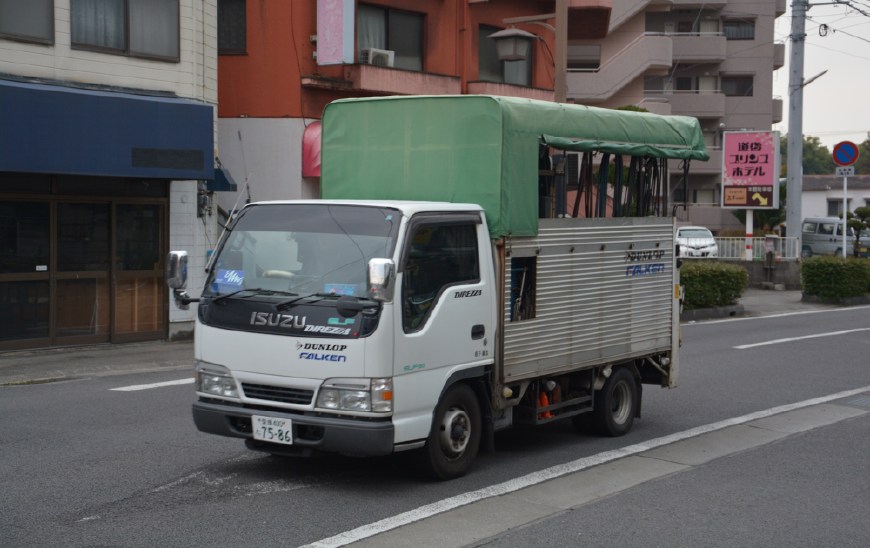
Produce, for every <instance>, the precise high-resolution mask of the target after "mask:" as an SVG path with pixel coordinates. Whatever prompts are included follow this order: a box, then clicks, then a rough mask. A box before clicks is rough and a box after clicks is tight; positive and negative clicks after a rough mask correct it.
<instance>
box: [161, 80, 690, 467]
mask: <svg viewBox="0 0 870 548" xmlns="http://www.w3.org/2000/svg"><path fill="white" fill-rule="evenodd" d="M703 143H704V142H703V137H702V135H701V131H700V128H699V126H698V122H697V120H695V119H693V118H686V117H670V116H668V117H665V116H657V115H654V114H648V113H636V112H622V111H611V110H605V109H594V108H589V107H583V106H579V105H560V104H556V103H548V102H539V101H533V100H524V99H511V98H504V97H489V96H458V97H457V96H431V97H430V96H426V97H387V98H375V99H348V100H341V101H337V102H334V103H332V104H330V105H329V106H327V107H326V109H325V111H324V116H323V137H322V175H321V195H322V199H320V200H304V201H296V200H294V201H279V202H262V203H252V204H249V205H247V206H245V207H244V208H243V209H242V210H241V211H240V212H239V213H238V215H237V216H236V217H235V219H233V221H232V224H231V225H230V227H229V228H228V229H227V232H226V234H225V235H224V237H223V238H222V239H221V242H220V243H219V246H218V249H217V250H216V253H215V255H214V258H213V260H212V262H211V264H210V266H209V272H208V276H207V280H206V284H205V287H204V288H203V290H202V293H201V296H200V297H199V298H196V299H193V298H191V297H189V296H188V295H187V293H185V292H184V291H183V289H184V287H185V280H186V275H185V274H186V254H185V253H184V252H172V253H170V257H169V261H168V267H167V270H168V272H167V279H168V282H169V285H170V287H172V288H173V289H174V290H175V300H176V303H177V304H178V305H179V306H187V305H188V303H190V302H197V303H198V304H197V306H198V312H197V321H196V329H195V355H196V396H197V399H196V401H195V403H194V404H193V417H194V421H195V423H196V426H197V428H199V429H200V430H201V431H203V432H209V433H213V434H217V435H222V436H230V437H236V438H242V439H244V440H245V442H246V444H247V446H248V447H249V448H251V449H255V450H260V451H265V452H269V453H272V454H276V455H307V454H311V453H313V452H315V451H325V452H335V453H342V454H348V455H361V456H365V455H386V454H389V453H392V452H395V451H404V450H412V449H413V450H418V451H419V455H420V457H421V460H422V461H423V463H424V465H425V467H426V469H427V470H429V471H430V472H431V473H432V474H433V475H434V476H435V477H437V478H441V479H449V478H454V477H458V476H461V475H463V474H465V473H466V472H467V471H468V470H469V468H470V466H471V465H472V462H473V460H474V459H475V456H476V455H477V453H478V450H479V448H480V447H481V444H482V442H484V443H488V442H491V440H492V436H493V434H494V432H496V431H498V430H501V429H505V428H509V427H511V426H512V425H518V424H531V425H539V424H545V423H548V422H551V421H555V420H559V419H567V418H571V419H572V420H574V421H575V423H576V424H578V425H583V426H584V427H585V426H590V427H591V428H593V429H594V430H596V431H598V432H599V433H602V434H604V435H610V436H619V435H622V434H624V433H626V432H627V431H628V430H629V429H630V428H631V426H632V422H633V420H634V418H636V417H637V416H639V414H640V408H641V387H642V385H643V384H655V385H658V386H662V387H673V386H675V385H676V382H677V372H678V363H679V360H678V348H679V307H680V287H679V276H678V262H677V255H676V253H675V242H674V221H673V218H672V216H671V215H669V214H667V213H668V211H669V210H668V208H669V204H668V203H667V201H666V200H665V196H667V194H668V190H669V187H668V177H667V173H668V169H667V162H668V160H684V161H685V163H686V165H688V161H689V160H691V159H706V158H707V153H706V151H705V149H704V144H703ZM596 169H597V172H596Z"/></svg>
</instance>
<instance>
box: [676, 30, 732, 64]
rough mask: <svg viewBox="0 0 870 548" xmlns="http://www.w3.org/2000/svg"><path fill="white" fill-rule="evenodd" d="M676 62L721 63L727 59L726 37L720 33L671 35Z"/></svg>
mask: <svg viewBox="0 0 870 548" xmlns="http://www.w3.org/2000/svg"><path fill="white" fill-rule="evenodd" d="M670 36H671V38H672V39H673V41H674V62H680V63H721V62H722V61H724V60H725V59H726V58H727V51H726V42H727V41H726V40H725V35H723V34H721V33H718V32H715V33H713V32H711V33H707V32H702V33H697V32H687V33H679V34H671V35H670Z"/></svg>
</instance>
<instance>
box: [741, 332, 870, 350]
mask: <svg viewBox="0 0 870 548" xmlns="http://www.w3.org/2000/svg"><path fill="white" fill-rule="evenodd" d="M859 331H870V327H862V328H861V329H847V330H846V331H831V332H829V333H816V334H815V335H804V336H803V337H788V338H786V339H774V340H772V341H764V342H760V343H753V344H741V345H740V346H735V347H734V348H736V349H737V350H745V349H747V348H755V347H756V346H767V345H769V344H782V343H787V342H792V341H802V340H804V339H817V338H819V337H833V336H835V335H846V334H849V333H858V332H859Z"/></svg>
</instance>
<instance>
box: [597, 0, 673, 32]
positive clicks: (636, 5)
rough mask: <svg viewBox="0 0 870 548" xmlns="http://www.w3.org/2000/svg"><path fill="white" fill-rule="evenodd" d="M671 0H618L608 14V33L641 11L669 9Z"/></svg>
mask: <svg viewBox="0 0 870 548" xmlns="http://www.w3.org/2000/svg"><path fill="white" fill-rule="evenodd" d="M671 3H672V0H618V1H617V2H614V6H613V11H612V13H611V14H610V28H609V29H608V34H609V33H612V32H613V31H614V30H616V29H618V28H619V27H621V26H622V25H623V24H624V23H625V22H626V21H628V20H629V19H631V18H632V17H634V16H635V15H637V14H638V13H640V12H641V11H670V9H671Z"/></svg>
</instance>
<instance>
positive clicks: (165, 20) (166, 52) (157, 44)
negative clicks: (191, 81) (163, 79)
mask: <svg viewBox="0 0 870 548" xmlns="http://www.w3.org/2000/svg"><path fill="white" fill-rule="evenodd" d="M178 24H179V14H178V0H71V3H70V26H71V30H72V45H73V48H77V49H90V50H98V51H106V52H109V53H117V54H120V55H130V56H133V57H147V58H154V59H165V60H170V61H178V59H179V49H178V41H179V27H178Z"/></svg>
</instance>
